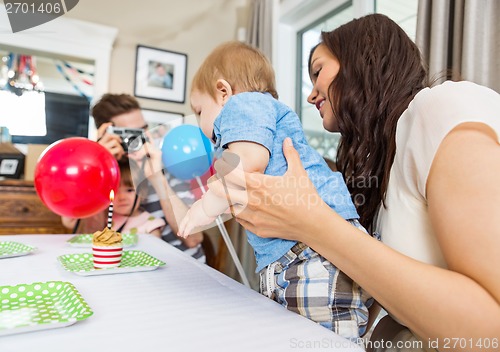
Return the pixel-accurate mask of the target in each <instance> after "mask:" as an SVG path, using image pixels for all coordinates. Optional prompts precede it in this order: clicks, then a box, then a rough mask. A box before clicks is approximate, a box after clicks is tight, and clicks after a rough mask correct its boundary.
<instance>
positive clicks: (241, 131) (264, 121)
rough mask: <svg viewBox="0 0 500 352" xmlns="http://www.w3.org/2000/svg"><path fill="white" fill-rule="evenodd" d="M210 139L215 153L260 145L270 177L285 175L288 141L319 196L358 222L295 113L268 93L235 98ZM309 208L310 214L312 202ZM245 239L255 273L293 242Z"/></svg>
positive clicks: (334, 175) (250, 236)
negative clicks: (233, 146) (266, 156)
mask: <svg viewBox="0 0 500 352" xmlns="http://www.w3.org/2000/svg"><path fill="white" fill-rule="evenodd" d="M214 135H215V150H216V152H221V149H225V148H227V146H228V145H229V144H230V143H232V142H243V141H248V142H254V143H258V144H260V145H262V146H264V147H265V148H266V149H267V150H269V154H270V157H269V163H268V165H267V168H266V170H265V171H264V173H265V174H267V175H274V176H279V175H283V174H284V173H285V172H286V170H287V162H286V159H285V157H284V155H283V149H282V148H283V140H284V139H285V138H286V137H290V138H291V139H292V141H293V145H294V147H295V149H297V151H298V153H299V155H300V159H301V160H302V164H303V166H304V168H305V169H306V171H307V173H308V176H309V178H310V179H311V181H312V182H313V184H314V186H315V187H316V189H317V191H318V193H319V195H320V196H321V198H322V199H323V200H324V201H325V202H326V203H327V204H328V205H329V206H330V207H331V208H332V209H333V210H335V211H336V212H337V213H338V214H339V215H340V216H342V217H343V218H344V219H357V218H359V216H358V214H357V212H356V208H355V207H354V204H353V203H352V200H351V196H350V194H349V191H348V189H347V186H346V184H345V182H344V179H343V177H342V175H341V174H340V173H339V172H333V171H332V170H330V168H329V167H328V165H327V164H326V162H325V161H324V159H323V157H322V156H321V155H319V153H318V152H317V151H316V150H314V149H313V148H312V147H311V146H309V144H308V143H307V140H306V137H305V135H304V131H303V129H302V124H301V123H300V119H299V117H298V116H297V114H296V113H295V112H293V111H292V109H290V108H289V107H288V106H286V105H285V104H283V103H281V102H280V101H278V100H276V99H274V98H273V97H272V95H271V94H269V93H259V92H245V93H239V94H236V95H233V96H232V97H231V98H230V99H229V100H228V102H227V103H226V104H225V105H224V107H223V109H222V111H221V113H220V114H219V116H217V118H216V119H215V122H214ZM299 186H300V185H299ZM299 201H300V199H299ZM303 201H305V202H307V199H304V200H303ZM310 205H311V207H312V209H311V210H312V211H314V204H310ZM247 235H248V242H249V243H250V245H251V246H252V247H253V249H254V251H255V258H256V260H257V269H256V272H259V271H260V270H262V269H263V268H265V267H266V266H268V265H269V264H271V263H272V262H275V261H276V260H278V259H279V258H281V257H282V256H283V255H284V254H285V253H286V252H288V251H289V250H290V248H292V247H293V246H294V245H295V243H296V242H294V241H289V240H284V239H280V238H261V237H258V236H257V235H255V234H254V233H252V232H250V231H247Z"/></svg>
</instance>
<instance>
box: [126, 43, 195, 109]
mask: <svg viewBox="0 0 500 352" xmlns="http://www.w3.org/2000/svg"><path fill="white" fill-rule="evenodd" d="M186 73H187V55H186V54H182V53H178V52H174V51H168V50H163V49H158V48H151V47H147V46H143V45H138V46H137V52H136V61H135V82H134V95H135V96H136V97H139V98H147V99H156V100H163V101H170V102H174V103H184V100H185V95H186Z"/></svg>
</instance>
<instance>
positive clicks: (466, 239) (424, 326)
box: [213, 130, 500, 351]
mask: <svg viewBox="0 0 500 352" xmlns="http://www.w3.org/2000/svg"><path fill="white" fill-rule="evenodd" d="M287 142H288V144H287ZM472 145H474V146H475V147H474V148H471V146H472ZM284 153H285V156H286V158H287V160H288V164H289V167H288V171H287V173H286V174H285V175H284V176H283V177H270V176H265V175H258V174H248V173H246V174H244V173H241V172H238V170H233V172H232V173H230V174H229V175H227V176H226V177H227V178H228V180H229V181H231V182H232V183H234V184H237V185H239V186H246V188H247V190H246V191H247V192H248V195H246V194H245V192H246V191H240V190H235V191H234V192H231V194H230V196H231V199H232V200H233V201H236V202H238V200H240V199H245V198H247V199H248V205H247V206H246V207H245V208H243V207H240V206H238V205H236V207H239V208H240V209H239V211H241V212H240V214H239V215H238V216H237V218H238V221H239V222H240V223H241V224H242V225H243V226H245V227H246V228H247V229H249V230H250V231H252V232H255V233H257V234H258V235H260V236H263V237H270V236H273V237H283V238H289V239H293V240H298V241H302V242H305V243H306V244H308V245H309V246H310V247H312V248H314V249H315V250H316V251H317V252H319V253H320V254H321V255H323V256H324V257H326V258H327V259H328V260H330V261H331V262H332V263H334V264H335V265H336V266H337V267H338V268H339V269H340V270H342V271H343V272H345V273H346V274H347V275H349V276H350V277H351V278H352V279H353V280H354V281H356V282H357V283H359V284H360V285H361V286H362V287H363V288H364V289H365V290H367V291H368V292H369V293H370V294H372V295H373V297H374V298H375V299H376V300H377V301H378V302H379V303H380V304H381V305H382V306H384V307H385V308H386V309H387V310H388V311H390V312H391V314H393V315H394V316H395V317H396V318H397V319H398V320H400V321H401V322H402V323H404V324H405V325H407V326H408V327H409V328H410V329H412V330H413V331H414V332H415V333H417V334H418V335H420V336H422V337H423V338H424V341H427V339H433V341H434V340H435V339H439V340H438V341H439V343H440V345H441V346H442V345H443V343H444V342H445V340H444V338H449V339H454V338H455V339H467V346H465V348H463V350H465V351H471V350H474V349H478V347H477V346H476V345H475V344H476V343H477V344H480V343H481V341H483V342H484V341H486V340H485V339H489V341H487V342H492V341H493V340H492V339H494V338H496V339H497V340H496V342H499V341H498V338H499V331H500V305H499V302H500V288H499V278H500V262H499V260H500V259H499V258H500V253H499V249H500V223H499V222H498V221H496V220H497V219H498V214H500V208H499V206H500V186H499V185H498V181H497V179H498V175H499V174H500V148H499V146H498V143H497V142H496V141H495V140H493V139H492V138H491V136H488V135H486V134H485V133H472V132H470V131H460V130H457V131H454V132H453V133H450V135H449V136H448V137H447V138H446V139H445V141H443V143H442V145H441V147H440V148H439V150H438V153H437V155H436V158H435V160H434V164H433V167H432V169H431V174H430V176H429V180H428V199H429V211H430V213H431V219H432V225H433V227H434V230H435V232H436V234H437V236H438V239H439V242H440V244H441V246H442V247H443V252H444V255H445V258H446V260H447V261H448V264H449V266H450V270H445V269H440V268H437V267H435V266H432V265H428V264H424V263H422V262H419V261H417V260H414V259H412V258H410V257H407V256H405V255H403V254H401V253H399V252H397V251H395V250H393V249H391V248H389V247H388V246H386V245H384V244H383V243H381V242H379V241H377V240H375V239H374V238H371V237H369V236H362V235H361V232H360V231H359V230H358V229H356V228H355V227H353V226H351V225H349V224H348V223H347V222H346V221H345V220H344V219H342V218H341V217H340V216H339V215H337V214H336V213H335V212H334V211H333V210H331V209H330V208H329V207H328V206H327V205H326V204H325V203H321V202H319V201H318V197H319V195H318V194H317V192H316V190H315V189H314V186H313V185H312V183H311V182H310V181H309V180H308V178H307V174H306V172H305V170H304V169H303V168H302V165H301V162H300V158H299V156H298V154H297V152H296V150H295V149H294V148H293V146H292V145H291V141H289V140H288V141H285V144H284ZM464 161H466V162H465V163H464ZM215 166H216V169H217V170H218V171H219V169H225V168H226V169H227V165H225V164H224V160H221V161H219V162H218V164H216V165H215ZM471 166H472V167H471ZM242 181H243V182H242ZM445 183H448V185H447V186H446V187H444V184H445ZM213 190H214V192H216V193H217V194H221V195H224V194H225V191H224V189H221V188H216V187H214V189H213ZM450 193H451V194H450ZM453 193H454V194H453ZM275 199H286V200H287V201H286V202H275V201H273V200H275ZM303 200H306V201H303ZM318 204H319V205H318ZM401 231H402V233H403V232H404V228H403V229H401ZM469 339H470V340H469ZM480 339H483V340H480ZM451 341H453V340H451ZM455 341H456V340H455ZM462 341H464V340H462ZM470 344H474V345H473V346H472V347H471V345H470ZM490 346H491V348H490V349H491V350H498V345H496V346H497V347H496V348H494V347H495V345H494V344H490ZM486 347H487V346H486V345H485V344H483V348H482V350H485V351H486V350H488V348H486ZM453 349H454V350H460V346H459V345H456V346H454V348H453Z"/></svg>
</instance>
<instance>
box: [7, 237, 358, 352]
mask: <svg viewBox="0 0 500 352" xmlns="http://www.w3.org/2000/svg"><path fill="white" fill-rule="evenodd" d="M70 238H71V235H15V236H0V241H15V242H19V243H23V244H26V245H31V246H35V247H37V250H36V251H34V252H32V253H30V254H28V255H25V256H19V257H14V258H4V259H0V285H17V284H29V283H32V282H37V281H53V280H60V281H67V282H71V283H72V284H73V285H74V286H75V287H76V288H77V289H78V291H79V292H80V293H81V295H82V296H83V298H84V299H85V301H86V302H87V303H88V304H89V306H90V307H91V308H92V310H93V311H94V314H93V315H92V316H90V317H89V318H87V319H85V320H82V321H79V322H77V323H75V324H74V325H70V326H67V327H63V328H57V329H48V330H42V331H34V332H29V333H22V334H15V335H9V336H3V337H0V351H1V352H27V351H40V352H43V351H51V352H58V351H64V352H68V351H71V352H73V351H86V352H92V351H94V352H101V351H110V352H115V351H119V352H126V351H144V352H146V351H175V352H181V351H189V352H190V351H252V352H254V351H311V350H322V351H331V350H338V351H362V349H360V348H359V347H358V346H356V345H354V344H352V343H350V342H349V341H347V340H345V339H343V338H342V337H340V336H338V335H336V334H335V333H333V332H331V331H329V330H327V329H325V328H323V327H322V326H320V325H318V324H316V323H314V322H312V321H310V320H308V319H306V318H304V317H302V316H300V315H297V314H295V313H292V312H290V311H288V310H286V309H284V308H283V307H281V306H280V305H279V304H277V303H275V302H273V301H271V300H270V299H268V298H266V297H264V296H262V295H260V294H259V293H257V292H255V291H253V290H251V289H249V288H247V287H245V286H244V285H242V284H240V283H238V282H237V281H235V280H233V279H231V278H229V277H227V276H225V275H223V274H221V273H220V272H218V271H216V270H214V269H212V268H210V267H209V266H207V265H204V264H201V263H199V262H197V261H196V260H195V259H193V258H191V257H189V256H187V255H186V254H184V253H182V252H181V251H179V250H177V249H175V248H174V247H172V246H170V245H169V244H167V243H166V242H164V241H162V240H160V239H158V238H155V237H153V236H150V235H139V241H138V243H137V245H136V246H135V247H130V248H126V249H137V250H142V251H145V252H147V253H148V254H150V255H152V256H154V257H156V258H158V259H160V260H162V261H164V262H165V263H166V265H164V266H161V267H159V268H158V269H156V270H154V271H148V272H135V273H122V274H114V275H98V276H79V275H76V274H74V273H71V272H68V271H66V270H65V269H63V267H62V266H61V265H60V263H59V262H58V261H57V259H56V258H57V257H58V256H59V255H63V254H71V253H82V252H86V251H89V252H90V249H86V248H75V247H71V246H69V244H68V243H67V242H66V241H67V240H68V239H70Z"/></svg>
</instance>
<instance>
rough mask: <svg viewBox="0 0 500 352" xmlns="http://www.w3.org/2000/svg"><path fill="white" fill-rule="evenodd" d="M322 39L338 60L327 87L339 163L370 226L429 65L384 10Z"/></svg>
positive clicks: (383, 196) (352, 22) (362, 220)
mask: <svg viewBox="0 0 500 352" xmlns="http://www.w3.org/2000/svg"><path fill="white" fill-rule="evenodd" d="M321 38H322V43H323V44H324V45H325V46H326V47H327V48H328V49H329V50H330V51H331V52H332V54H333V55H334V56H335V57H336V58H337V59H338V61H339V64H340V70H339V72H338V74H337V76H336V78H335V79H334V80H333V82H332V83H331V85H330V88H329V97H330V101H331V102H332V109H333V114H334V117H335V118H336V119H337V122H338V126H339V130H340V132H341V135H342V137H341V139H340V143H339V147H338V152H337V166H338V169H339V171H340V172H342V174H343V175H344V177H345V179H346V183H347V186H348V188H349V191H350V192H351V195H352V197H353V199H354V202H355V204H356V207H357V208H358V212H359V214H360V221H361V223H362V224H363V225H364V226H365V227H366V228H367V229H370V230H371V229H372V227H373V220H374V218H375V216H376V214H377V210H378V208H379V206H380V204H381V202H384V198H385V194H386V191H387V184H388V181H389V172H390V169H391V166H392V163H393V161H394V155H395V153H396V140H395V137H396V125H397V122H398V119H399V117H400V116H401V114H402V113H403V112H404V111H405V110H406V108H407V107H408V105H409V103H410V102H411V100H412V99H413V98H414V97H415V95H416V94H417V93H418V92H419V91H420V90H421V89H423V88H425V87H426V86H428V84H427V78H426V77H427V74H426V70H425V68H424V65H423V63H422V59H421V54H420V51H419V49H418V48H417V46H416V45H415V43H413V41H412V40H411V39H410V38H409V37H408V36H407V35H406V33H405V32H404V31H403V30H402V29H401V28H400V27H399V26H398V25H397V24H396V23H395V22H394V21H392V20H391V19H389V18H388V17H386V16H384V15H380V14H373V15H368V16H365V17H361V18H359V19H355V20H353V21H351V22H349V23H347V24H345V25H343V26H341V27H339V28H337V29H335V30H333V31H331V32H323V33H322V35H321ZM384 206H385V204H384Z"/></svg>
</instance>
